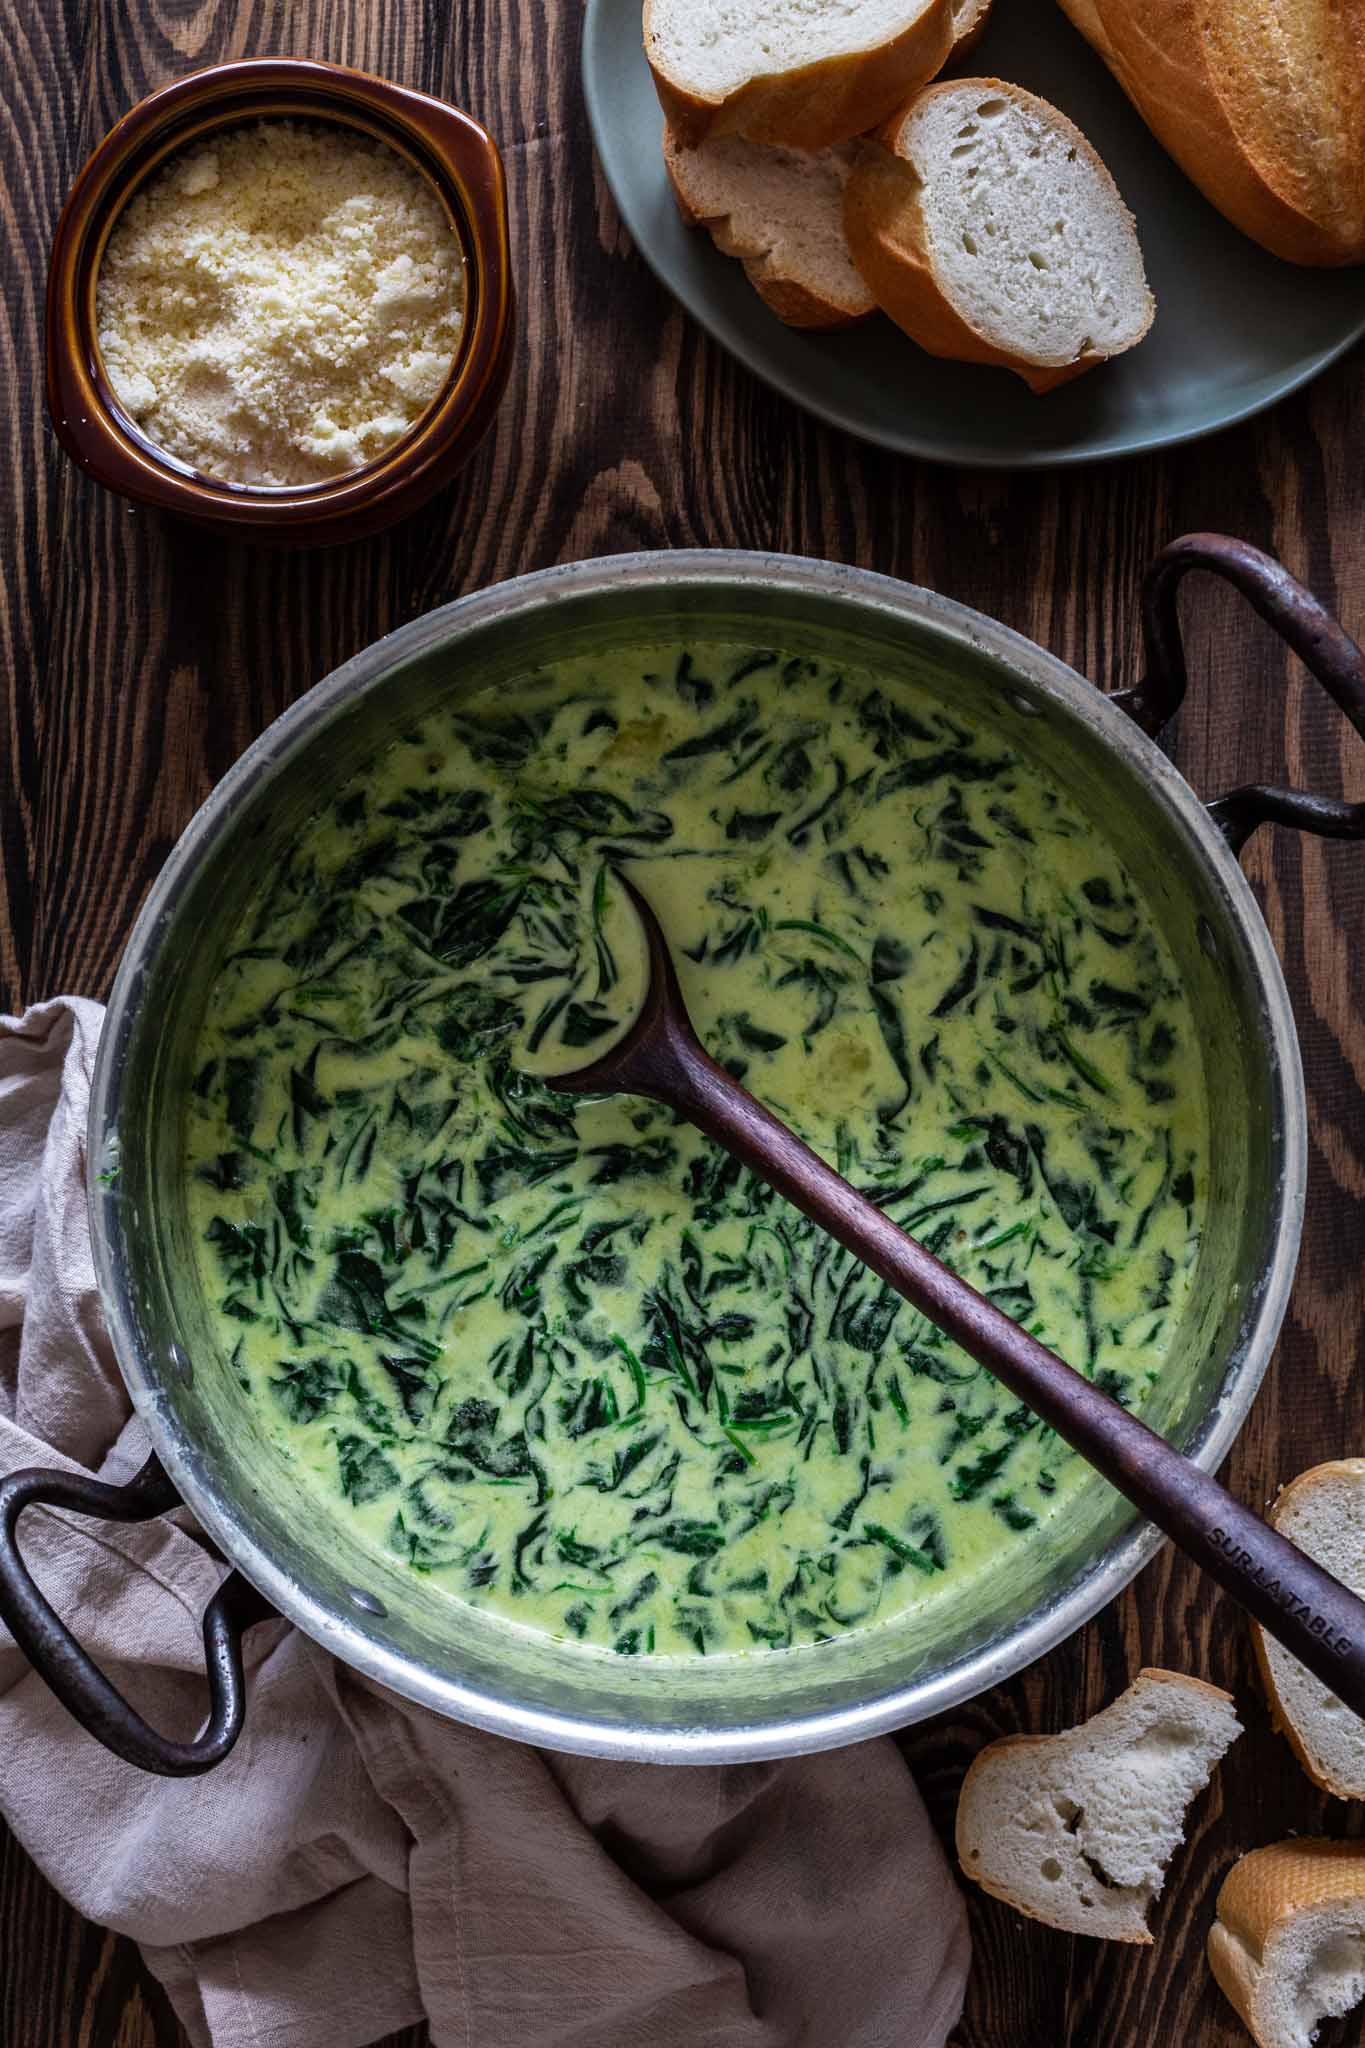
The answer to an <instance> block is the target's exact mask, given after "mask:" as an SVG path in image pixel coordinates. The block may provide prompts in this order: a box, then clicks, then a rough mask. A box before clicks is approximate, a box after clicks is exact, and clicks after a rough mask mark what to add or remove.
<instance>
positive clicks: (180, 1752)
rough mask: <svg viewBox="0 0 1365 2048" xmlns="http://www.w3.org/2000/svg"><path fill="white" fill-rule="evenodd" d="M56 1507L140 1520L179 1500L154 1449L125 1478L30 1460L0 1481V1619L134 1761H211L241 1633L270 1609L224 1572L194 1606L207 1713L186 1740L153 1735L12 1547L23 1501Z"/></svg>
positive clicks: (237, 1674)
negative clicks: (118, 1481)
mask: <svg viewBox="0 0 1365 2048" xmlns="http://www.w3.org/2000/svg"><path fill="white" fill-rule="evenodd" d="M38 1506H42V1507H52V1508H65V1509H67V1510H68V1511H69V1512H71V1513H73V1514H78V1515H97V1516H99V1517H100V1518H101V1520H103V1521H107V1522H149V1521H151V1520H152V1519H153V1517H154V1516H156V1515H164V1514H166V1513H168V1512H169V1510H170V1509H172V1508H178V1507H179V1506H180V1496H179V1494H178V1493H177V1492H176V1490H175V1488H174V1486H173V1485H172V1484H171V1482H170V1480H169V1479H168V1478H167V1477H166V1474H165V1473H164V1472H163V1471H162V1469H161V1466H160V1465H159V1464H158V1462H157V1460H156V1459H155V1458H149V1459H148V1460H147V1463H146V1464H145V1465H144V1466H143V1468H142V1470H141V1471H140V1472H139V1473H138V1475H137V1477H136V1478H135V1479H133V1480H131V1481H130V1482H129V1484H128V1485H127V1486H106V1485H105V1484H104V1483H103V1482H102V1481H101V1480H98V1479H89V1478H87V1477H86V1476H85V1475H84V1474H83V1473H79V1472H61V1471H43V1470H40V1469H39V1468H37V1467H35V1466H30V1467H28V1468H27V1469H26V1470H24V1471H22V1472H12V1473H11V1474H10V1476H9V1477H8V1479H5V1480H3V1481H0V1620H3V1621H4V1624H5V1626H6V1628H8V1630H9V1632H10V1634H11V1635H12V1636H13V1637H14V1640H15V1642H16V1643H18V1645H19V1648H20V1649H21V1650H22V1651H23V1653H24V1655H25V1656H26V1657H27V1658H28V1660H29V1662H30V1664H32V1666H33V1668H34V1670H35V1671H36V1672H37V1673H38V1675H39V1677H40V1678H42V1679H43V1680H44V1682H45V1683H46V1684H47V1685H49V1686H50V1687H51V1688H52V1690H53V1692H55V1693H56V1695H57V1697H58V1699H59V1700H60V1701H61V1702H62V1705H63V1706H64V1707H65V1708H66V1709H67V1711H68V1712H69V1713H71V1714H73V1715H74V1716H75V1718H76V1720H77V1721H79V1722H80V1724H81V1726H82V1728H84V1729H85V1731H86V1733H87V1734H89V1735H93V1736H94V1737H95V1739H96V1741H97V1742H102V1743H103V1744H104V1746H105V1748H106V1749H111V1750H112V1751H113V1752H114V1754H115V1756H121V1757H122V1758H123V1759H124V1761H125V1762H126V1763H130V1764H136V1765H137V1767H138V1769H139V1770H143V1771H153V1772H155V1773H156V1774H157V1775H158V1776H159V1777H163V1778H193V1777H198V1776H199V1775H200V1774H201V1773H202V1772H204V1771H211V1770H212V1769H213V1767H214V1765H215V1764H220V1763H221V1762H222V1761H223V1758H224V1757H225V1756H226V1755H227V1754H228V1751H229V1750H230V1749H231V1748H232V1746H233V1744H234V1743H235V1742H236V1740H237V1737H238V1736H239V1735H240V1734H241V1732H242V1722H243V1720H244V1718H245V1715H246V1688H245V1684H244V1681H243V1672H242V1636H243V1635H244V1633H245V1632H246V1630H247V1629H249V1628H251V1627H253V1626H254V1625H255V1623H256V1622H258V1621H269V1620H271V1619H272V1618H273V1616H274V1609H273V1608H272V1607H271V1606H270V1605H269V1604H268V1602H267V1601H265V1600H264V1599H263V1598H262V1596H261V1595H260V1594H259V1593H258V1592H257V1591H256V1588H255V1587H254V1586H252V1585H250V1584H249V1583H248V1581H247V1580H246V1579H244V1578H242V1576H241V1575H240V1573H238V1572H233V1573H232V1574H231V1575H230V1576H229V1577H228V1578H226V1579H224V1581H223V1583H222V1585H221V1586H220V1587H219V1588H218V1591H217V1592H216V1593H215V1594H214V1596H213V1598H212V1600H210V1602H209V1604H208V1607H207V1608H206V1609H205V1611H204V1651H205V1655H206V1657H207V1660H208V1680H209V1716H208V1721H207V1723H206V1725H205V1727H204V1729H203V1731H202V1733H201V1734H199V1735H198V1736H196V1738H195V1740H194V1741H193V1742H176V1741H173V1740H172V1739H171V1738H170V1737H169V1736H166V1735H158V1733H157V1732H156V1730H155V1729H154V1728H151V1727H149V1726H148V1724H147V1723H146V1722H145V1721H144V1720H143V1718H142V1716H141V1715H140V1714H138V1713H135V1712H134V1710H133V1708H132V1707H130V1706H129V1704H128V1702H127V1700H125V1699H124V1697H123V1695H122V1693H120V1692H119V1691H117V1690H116V1688H115V1687H114V1686H112V1685H111V1684H110V1683H109V1680H108V1679H107V1678H106V1677H105V1676H104V1673H103V1672H102V1671H101V1670H99V1668H98V1667H97V1666H96V1665H95V1664H94V1663H93V1662H92V1661H91V1659H90V1658H89V1657H88V1656H87V1655H86V1653H85V1651H84V1650H83V1649H82V1648H81V1646H80V1644H79V1643H78V1642H77V1641H76V1638H75V1637H74V1636H73V1635H72V1634H71V1631H70V1630H69V1629H68V1628H67V1626H66V1624H65V1622H64V1621H62V1619H61V1618H60V1616H59V1615H58V1614H56V1613H55V1612H54V1610H53V1609H52V1607H51V1606H49V1604H48V1602H47V1601H46V1600H45V1599H44V1598H43V1595H42V1594H41V1593H40V1592H39V1590H38V1587H37V1585H36V1584H35V1582H34V1579H33V1575H32V1573H31V1572H30V1571H29V1569H28V1566H27V1565H26V1564H25V1563H24V1560H23V1557H22V1556H21V1554H20V1550H19V1539H18V1523H19V1517H20V1516H21V1515H22V1514H23V1512H24V1509H25V1508H28V1507H38Z"/></svg>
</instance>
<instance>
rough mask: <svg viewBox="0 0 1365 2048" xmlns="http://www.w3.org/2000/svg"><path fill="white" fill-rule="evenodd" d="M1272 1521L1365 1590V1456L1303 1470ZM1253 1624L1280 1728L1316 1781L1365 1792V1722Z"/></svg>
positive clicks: (1350, 1792) (1341, 1790)
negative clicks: (1307, 1470)
mask: <svg viewBox="0 0 1365 2048" xmlns="http://www.w3.org/2000/svg"><path fill="white" fill-rule="evenodd" d="M1270 1525H1271V1527H1272V1528H1274V1529H1278V1530H1279V1532H1280V1534H1281V1535H1282V1536H1287V1537H1288V1538H1289V1540H1290V1542H1291V1543H1297V1544H1298V1546H1299V1549H1300V1550H1306V1551H1307V1552H1308V1555H1309V1556H1310V1557H1313V1558H1316V1559H1317V1561H1318V1563H1319V1564H1322V1565H1326V1567H1327V1569H1328V1571H1329V1572H1332V1573H1333V1574H1334V1575H1335V1576H1336V1577H1337V1578H1339V1579H1341V1580H1343V1581H1344V1583H1345V1584H1346V1585H1348V1586H1349V1587H1350V1588H1351V1590H1352V1592H1355V1593H1365V1458H1342V1459H1339V1460H1337V1461H1336V1462H1335V1463H1333V1464H1329V1465H1315V1466H1314V1467H1313V1469H1312V1471H1311V1472H1304V1473H1301V1474H1300V1476H1299V1477H1298V1478H1297V1479H1295V1480H1293V1481H1292V1482H1291V1483H1290V1484H1289V1485H1288V1486H1286V1487H1285V1489H1284V1491H1283V1493H1282V1494H1281V1495H1280V1497H1279V1499H1278V1500H1277V1501H1276V1503H1275V1505H1274V1507H1273V1508H1272V1509H1271V1511H1270ZM1254 1626H1255V1642H1256V1658H1257V1662H1258V1663H1259V1664H1260V1667H1261V1677H1262V1679H1263V1680H1264V1682H1265V1689H1266V1695H1267V1697H1268V1698H1269V1701H1270V1709H1271V1713H1272V1715H1273V1716H1274V1720H1275V1725H1276V1727H1277V1728H1279V1729H1281V1730H1282V1732H1283V1733H1284V1734H1285V1735H1287V1736H1288V1738H1289V1741H1290V1743H1291V1744H1292V1746H1293V1749H1294V1753H1295V1755H1296V1756H1297V1757H1298V1759H1299V1762H1300V1763H1301V1764H1302V1765H1303V1767H1304V1769H1305V1770H1306V1771H1307V1773H1308V1775H1309V1777H1310V1778H1311V1779H1312V1780H1313V1783H1314V1784H1315V1785H1318V1786H1320V1787H1321V1788H1322V1790H1323V1791H1324V1792H1332V1793H1335V1795H1336V1797H1337V1798H1338V1799H1365V1724H1362V1723H1361V1722H1360V1721H1359V1720H1358V1719H1357V1718H1356V1716H1355V1715H1354V1714H1353V1713H1352V1712H1351V1711H1350V1709H1349V1708H1348V1707H1345V1706H1343V1705H1342V1703H1341V1701H1340V1700H1339V1699H1338V1698H1337V1696H1336V1694H1335V1693H1332V1692H1329V1691H1328V1689H1327V1687H1326V1686H1325V1685H1324V1684H1323V1683H1322V1681H1321V1679H1317V1678H1314V1676H1313V1674H1312V1672H1311V1671H1308V1670H1305V1668H1304V1666H1303V1665H1302V1664H1300V1662H1299V1660H1298V1658H1297V1657H1293V1656H1291V1655H1290V1653H1289V1651H1288V1650H1286V1649H1283V1648H1282V1647H1281V1645H1280V1644H1279V1643H1277V1642H1276V1641H1275V1639H1274V1638H1273V1637H1272V1636H1267V1634H1266V1633H1265V1630H1264V1629H1263V1628H1261V1627H1260V1625H1259V1623H1258V1624H1255V1625H1254Z"/></svg>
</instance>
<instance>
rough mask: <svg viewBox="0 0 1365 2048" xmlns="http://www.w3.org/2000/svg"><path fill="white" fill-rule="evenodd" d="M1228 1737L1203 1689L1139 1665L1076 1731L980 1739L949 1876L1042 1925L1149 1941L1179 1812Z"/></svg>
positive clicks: (1175, 1843)
mask: <svg viewBox="0 0 1365 2048" xmlns="http://www.w3.org/2000/svg"><path fill="white" fill-rule="evenodd" d="M1240 1732H1241V1728H1240V1724H1239V1722H1238V1719H1237V1715H1236V1711H1235V1709H1234V1707H1233V1703H1232V1701H1231V1699H1230V1698H1229V1697H1228V1695H1227V1694H1226V1693H1225V1692H1220V1691H1219V1690H1218V1688H1217V1687H1216V1686H1211V1685H1205V1684H1204V1683H1203V1682H1202V1681H1201V1680H1199V1679H1194V1678H1186V1677H1184V1676H1182V1675H1181V1674H1180V1673H1177V1672H1166V1671H1143V1672H1140V1673H1139V1674H1138V1676H1137V1678H1136V1679H1134V1681H1133V1683H1132V1684H1131V1685H1130V1686H1129V1688H1128V1690H1127V1691H1126V1692H1124V1693H1121V1694H1120V1695H1119V1697H1118V1698H1117V1699H1116V1700H1114V1701H1113V1702H1112V1704H1111V1705H1109V1706H1107V1707H1106V1708H1105V1709H1104V1710H1103V1712H1101V1713H1098V1714H1096V1715H1094V1716H1093V1717H1092V1719H1090V1720H1089V1721H1084V1722H1082V1723H1081V1724H1080V1726H1079V1727H1076V1728H1068V1729H1066V1730H1065V1731H1064V1732H1063V1733H1061V1734H1060V1735H1042V1736H1037V1735H1014V1736H1004V1737H1002V1738H1001V1739H1000V1740H999V1741H997V1742H993V1743H989V1744H988V1745H987V1746H986V1748H985V1749H983V1750H982V1752H981V1754H980V1755H979V1756H978V1757H977V1758H976V1761H975V1762H974V1763H973V1765H972V1767H971V1769H970V1770H969V1772H968V1773H967V1777H966V1780H965V1782H964V1784H963V1788H962V1798H961V1801H960V1804H959V1806H958V1816H957V1850H958V1856H959V1859H960V1861H961V1864H962V1869H963V1871H964V1872H965V1874H966V1875H967V1876H968V1877H971V1878H974V1879H975V1880H976V1882H977V1883H978V1884H979V1885H980V1886H981V1887H982V1888H983V1890H985V1891H988V1892H991V1893H992V1894H993V1895H994V1896H995V1897H996V1898H999V1899H1003V1900H1004V1901H1005V1902H1006V1904H1007V1905H1011V1906H1013V1907H1015V1908H1016V1909H1017V1910H1018V1911H1019V1912H1022V1913H1027V1914H1029V1915H1030V1916H1031V1917H1032V1918H1033V1919H1035V1920H1042V1921H1045V1922H1046V1923H1047V1925H1048V1926H1050V1927H1060V1928H1062V1929H1064V1930H1065V1931H1067V1932H1068V1933H1071V1934H1093V1935H1099V1936H1102V1937H1104V1938H1106V1939H1108V1940H1111V1941H1136V1942H1150V1940H1151V1934H1150V1933H1149V1931H1148V1927H1147V1913H1148V1909H1149V1908H1150V1906H1151V1905H1152V1903H1153V1901H1154V1900H1155V1899H1156V1898H1157V1897H1158V1896H1159V1894H1160V1892H1161V1888H1162V1886H1163V1884H1164V1882H1165V1877H1166V1866H1167V1864H1168V1862H1169V1861H1170V1858H1171V1856H1172V1855H1173V1853H1174V1852H1175V1850H1176V1849H1177V1848H1178V1847H1179V1845H1180V1843H1181V1842H1182V1841H1183V1839H1184V1820H1185V1811H1186V1808H1187V1807H1188V1806H1189V1804H1190V1802H1191V1801H1192V1800H1193V1799H1194V1798H1195V1797H1196V1796H1197V1795H1198V1794H1199V1793H1200V1792H1201V1791H1202V1790H1203V1789H1204V1787H1205V1785H1207V1783H1208V1781H1209V1778H1210V1776H1211V1775H1212V1772H1213V1769H1214V1766H1215V1764H1216V1763H1217V1762H1218V1760H1219V1758H1220V1757H1221V1756H1223V1754H1224V1753H1225V1751H1226V1750H1227V1749H1228V1748H1229V1747H1230V1746H1231V1744H1232V1743H1233V1742H1234V1741H1235V1740H1236V1738H1237V1736H1238V1735H1239V1734H1240Z"/></svg>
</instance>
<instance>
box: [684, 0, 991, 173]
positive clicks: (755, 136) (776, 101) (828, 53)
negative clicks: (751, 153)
mask: <svg viewBox="0 0 1365 2048" xmlns="http://www.w3.org/2000/svg"><path fill="white" fill-rule="evenodd" d="M644 29H645V55H646V57H647V58H648V59H649V68H650V70H651V71H652V72H653V73H654V84H655V86H656V88H657V90H658V94H659V98H660V101H661V102H662V104H663V110H664V112H665V114H667V116H668V119H669V123H670V125H671V126H672V127H673V129H674V130H675V132H676V133H677V135H678V136H679V137H680V139H681V140H682V141H683V142H684V143H686V144H688V145H689V146H691V147H695V146H696V144H697V143H699V142H703V141H704V140H705V139H706V137H707V136H708V135H744V136H747V137H748V139H749V140H750V141H751V142H780V143H788V144H791V145H792V146H793V147H794V148H797V149H827V148H829V146H830V145H831V144H832V143H836V142H848V141H849V140H850V139H851V138H852V137H853V136H855V135H862V134H863V133H865V131H866V130H867V129H869V128H874V127H875V126H876V125H877V123H878V122H879V121H884V120H885V119H886V117H887V115H888V114H889V113H891V112H892V110H893V109H894V108H896V107H898V106H900V105H901V104H902V102H903V101H904V100H906V99H908V98H909V96H910V94H911V93H912V92H917V91H918V90H919V88H920V86H922V85H925V84H927V83H928V81H929V80H930V79H931V78H933V77H935V76H936V75H937V73H938V72H940V71H941V70H942V69H943V66H944V64H945V63H946V62H947V59H948V54H949V52H950V51H951V49H952V47H953V0H645V12H644Z"/></svg>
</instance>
